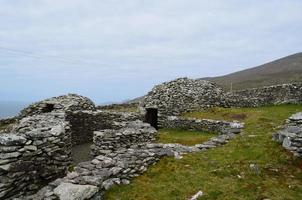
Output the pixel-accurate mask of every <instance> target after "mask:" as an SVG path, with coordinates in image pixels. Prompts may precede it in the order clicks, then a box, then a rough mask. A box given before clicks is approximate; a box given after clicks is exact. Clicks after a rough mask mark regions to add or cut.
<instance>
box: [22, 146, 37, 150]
mask: <svg viewBox="0 0 302 200" xmlns="http://www.w3.org/2000/svg"><path fill="white" fill-rule="evenodd" d="M24 149H25V150H28V151H37V150H38V148H37V147H36V146H34V145H29V146H25V147H24Z"/></svg>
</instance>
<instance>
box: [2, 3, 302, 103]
mask: <svg viewBox="0 0 302 200" xmlns="http://www.w3.org/2000/svg"><path fill="white" fill-rule="evenodd" d="M301 10H302V1H301V0H282V1H280V0H266V1H263V0H246V1H242V0H220V1H218V0H211V1H204V0H127V1H125V0H26V1H24V0H0V85H1V87H0V101H22V102H34V101H37V100H41V99H44V98H47V97H52V96H57V95H62V94H67V93H78V94H81V95H84V96H88V97H89V98H91V99H92V100H93V101H95V102H96V103H104V102H118V101H123V100H126V99H132V98H135V97H138V96H142V95H144V94H145V93H147V92H148V91H149V90H150V89H152V87H153V86H154V85H155V84H159V83H161V82H164V81H168V80H172V79H175V78H178V77H191V78H201V77H208V76H219V75H224V74H228V73H231V72H235V71H238V70H243V69H246V68H250V67H254V66H257V65H260V64H263V63H266V62H269V61H272V60H275V59H278V58H281V57H284V56H287V55H290V54H294V53H297V52H301V51H302V37H301V35H302V23H301V22H302V12H301Z"/></svg>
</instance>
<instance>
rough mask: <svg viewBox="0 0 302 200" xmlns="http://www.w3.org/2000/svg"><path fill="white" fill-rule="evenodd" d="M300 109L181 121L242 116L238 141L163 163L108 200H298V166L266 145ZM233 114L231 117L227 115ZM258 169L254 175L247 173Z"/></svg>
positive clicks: (301, 186) (222, 113) (301, 173)
mask: <svg viewBox="0 0 302 200" xmlns="http://www.w3.org/2000/svg"><path fill="white" fill-rule="evenodd" d="M298 111H302V105H282V106H271V107H261V108H241V109H213V110H210V111H208V112H195V113H190V114H187V115H186V116H194V117H199V118H204V117H206V118H215V119H228V120H229V119H231V118H233V116H234V115H233V114H235V115H237V114H238V115H242V114H244V115H245V118H244V119H241V121H244V122H245V128H244V130H243V133H242V135H239V136H237V137H236V138H235V139H233V140H232V141H230V142H229V143H228V144H226V145H224V146H222V147H219V148H215V149H212V150H209V151H206V152H201V153H194V154H187V155H185V156H184V158H183V159H181V160H176V159H174V158H163V159H162V160H160V162H159V163H157V164H156V165H154V166H151V167H150V168H149V169H148V171H147V172H146V173H145V174H143V175H142V176H139V177H137V178H135V179H133V180H132V181H131V184H129V185H123V186H115V187H113V188H112V189H110V190H109V191H108V192H106V194H105V197H106V198H105V199H109V200H117V199H121V200H130V199H133V200H134V199H135V200H170V199H171V200H178V199H179V200H184V199H187V198H189V197H190V196H192V195H193V194H195V193H197V192H198V191H199V190H201V191H203V192H204V196H203V197H202V198H200V199H207V200H214V199H219V200H220V199H221V200H230V199H231V200H233V199H234V200H235V199H240V200H258V199H259V200H262V199H265V198H268V199H272V200H298V199H302V163H301V159H297V158H294V157H293V156H292V155H291V154H290V153H289V152H287V151H286V150H284V149H283V148H282V147H281V145H279V144H277V143H275V142H274V141H272V140H271V138H272V136H271V135H272V133H273V131H274V128H275V127H277V126H279V125H281V124H282V123H283V122H284V120H285V119H286V118H287V117H289V116H290V115H291V114H293V113H296V112H298ZM231 114H232V115H231ZM251 164H254V165H256V166H257V168H258V170H254V169H252V168H251V167H250V165H251Z"/></svg>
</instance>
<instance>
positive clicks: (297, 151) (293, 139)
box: [273, 112, 302, 157]
mask: <svg viewBox="0 0 302 200" xmlns="http://www.w3.org/2000/svg"><path fill="white" fill-rule="evenodd" d="M273 139H274V140H275V141H277V142H279V143H280V144H282V146H283V147H284V148H285V149H287V150H288V151H290V152H292V153H293V154H294V155H295V156H297V157H302V112H301V113H297V114H294V115H292V116H291V117H290V118H289V119H288V120H287V121H286V124H285V126H284V128H283V129H282V130H280V131H278V132H277V133H275V134H274V135H273Z"/></svg>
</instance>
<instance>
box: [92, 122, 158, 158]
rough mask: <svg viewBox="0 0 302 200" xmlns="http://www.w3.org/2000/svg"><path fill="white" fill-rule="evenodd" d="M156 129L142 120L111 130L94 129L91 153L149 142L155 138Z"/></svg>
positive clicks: (101, 152) (105, 152)
mask: <svg viewBox="0 0 302 200" xmlns="http://www.w3.org/2000/svg"><path fill="white" fill-rule="evenodd" d="M156 132H157V131H156V130H155V129H154V128H153V127H151V126H150V125H149V124H146V123H143V122H142V121H134V122H130V123H129V124H127V125H126V127H124V128H122V129H119V130H113V129H106V130H102V131H95V132H94V136H93V145H92V153H93V154H94V155H102V154H108V153H111V152H113V151H116V150H118V149H122V148H129V147H130V146H132V145H134V144H143V143H150V142H152V141H154V140H155V135H156Z"/></svg>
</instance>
